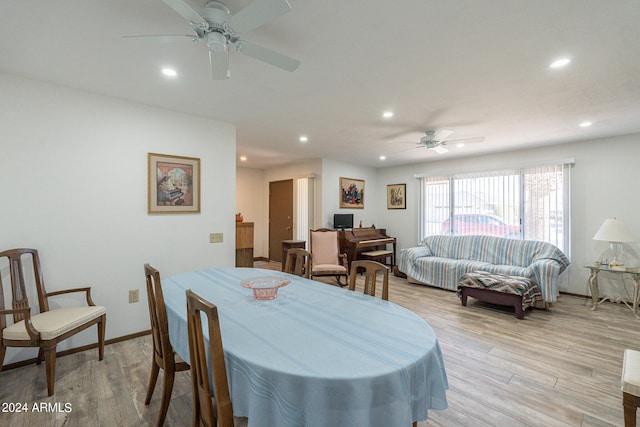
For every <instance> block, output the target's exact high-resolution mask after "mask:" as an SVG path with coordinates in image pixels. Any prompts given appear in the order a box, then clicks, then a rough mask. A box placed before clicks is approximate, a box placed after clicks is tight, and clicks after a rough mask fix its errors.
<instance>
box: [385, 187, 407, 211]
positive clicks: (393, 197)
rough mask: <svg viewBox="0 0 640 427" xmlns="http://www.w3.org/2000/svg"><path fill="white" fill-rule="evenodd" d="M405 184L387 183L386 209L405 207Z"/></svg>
mask: <svg viewBox="0 0 640 427" xmlns="http://www.w3.org/2000/svg"><path fill="white" fill-rule="evenodd" d="M406 193H407V184H389V185H387V209H406V208H407V194H406Z"/></svg>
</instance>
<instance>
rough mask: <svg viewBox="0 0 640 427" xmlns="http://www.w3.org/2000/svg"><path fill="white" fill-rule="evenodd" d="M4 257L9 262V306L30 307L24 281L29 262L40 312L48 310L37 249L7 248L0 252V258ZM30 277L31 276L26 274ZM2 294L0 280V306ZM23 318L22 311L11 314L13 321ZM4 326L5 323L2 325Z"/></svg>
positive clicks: (1, 305) (2, 303)
mask: <svg viewBox="0 0 640 427" xmlns="http://www.w3.org/2000/svg"><path fill="white" fill-rule="evenodd" d="M2 258H6V259H7V261H8V263H9V275H10V281H11V308H13V309H20V308H30V307H31V306H30V305H29V297H28V293H27V289H26V284H27V282H26V281H25V276H27V275H26V274H25V268H26V267H27V266H28V265H29V263H30V264H31V267H32V268H33V281H34V283H35V286H36V291H37V294H38V303H39V309H40V313H43V312H45V311H48V310H49V304H48V301H47V298H46V296H45V295H46V291H45V289H44V280H43V278H42V270H41V269H40V257H39V256H38V251H37V249H29V248H19V249H9V250H7V251H3V252H0V259H2ZM28 277H29V278H31V276H28ZM4 304H5V303H4V294H3V290H2V284H1V282H0V308H5V306H4ZM23 319H24V314H23V313H16V314H14V316H13V321H14V322H19V321H21V320H23ZM2 326H5V325H2Z"/></svg>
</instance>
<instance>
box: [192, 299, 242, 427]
mask: <svg viewBox="0 0 640 427" xmlns="http://www.w3.org/2000/svg"><path fill="white" fill-rule="evenodd" d="M186 294H187V322H188V329H189V355H190V358H191V382H192V384H193V426H194V427H196V426H205V427H216V425H217V426H218V427H233V426H234V420H233V406H232V404H231V396H230V394H229V384H228V382H227V369H226V365H225V362H224V349H223V346H222V334H221V333H220V320H219V318H218V309H217V307H216V306H215V305H213V304H212V303H210V302H209V301H207V300H205V299H203V298H202V297H200V296H199V295H197V294H195V293H194V292H192V291H191V289H189V290H187V292H186ZM201 313H204V314H205V315H206V316H207V324H208V325H207V326H208V331H209V353H210V360H211V369H212V372H211V377H212V378H213V396H215V399H212V395H211V387H210V382H209V378H210V375H209V371H208V369H207V352H206V350H205V339H204V332H203V325H202V316H201ZM213 400H215V406H214V404H213ZM216 422H217V424H216Z"/></svg>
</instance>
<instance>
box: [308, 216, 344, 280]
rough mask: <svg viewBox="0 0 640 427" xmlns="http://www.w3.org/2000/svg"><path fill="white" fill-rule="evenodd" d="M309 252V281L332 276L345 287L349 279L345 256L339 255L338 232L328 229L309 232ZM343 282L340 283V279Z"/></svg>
mask: <svg viewBox="0 0 640 427" xmlns="http://www.w3.org/2000/svg"><path fill="white" fill-rule="evenodd" d="M309 249H310V251H311V279H313V278H314V277H323V276H325V277H326V276H334V277H335V278H336V281H337V282H338V284H339V285H340V286H346V285H347V284H348V283H347V282H348V279H349V263H348V262H347V254H345V253H340V244H339V242H338V232H337V231H336V230H330V229H328V228H320V229H318V230H311V232H310V238H309ZM342 277H344V279H345V282H344V283H342V281H341V278H342Z"/></svg>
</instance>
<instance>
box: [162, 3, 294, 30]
mask: <svg viewBox="0 0 640 427" xmlns="http://www.w3.org/2000/svg"><path fill="white" fill-rule="evenodd" d="M164 1H169V0H164ZM172 1H181V0H172ZM290 10H291V5H290V4H289V2H288V1H287V0H254V2H253V3H251V4H250V5H249V6H247V7H245V8H244V9H242V10H240V11H238V12H237V13H235V14H234V15H233V16H232V17H231V18H229V26H230V27H231V28H232V29H233V31H235V32H236V33H238V34H242V33H245V32H247V31H251V30H253V29H255V28H258V27H260V26H262V25H264V24H266V23H267V22H269V21H271V20H272V19H274V18H277V17H278V16H280V15H284V14H285V13H287V12H289V11H290Z"/></svg>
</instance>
